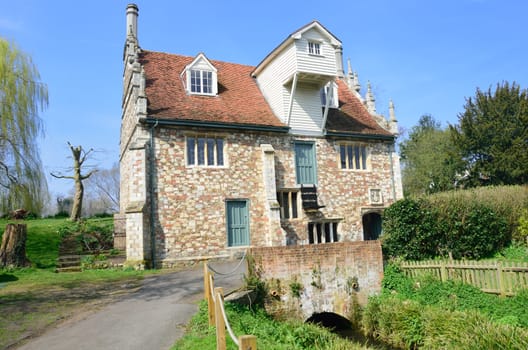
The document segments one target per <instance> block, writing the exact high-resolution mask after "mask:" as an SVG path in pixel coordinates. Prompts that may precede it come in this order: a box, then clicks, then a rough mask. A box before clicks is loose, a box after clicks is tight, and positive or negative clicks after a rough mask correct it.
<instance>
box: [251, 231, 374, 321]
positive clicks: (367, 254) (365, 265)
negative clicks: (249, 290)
mask: <svg viewBox="0 0 528 350" xmlns="http://www.w3.org/2000/svg"><path fill="white" fill-rule="evenodd" d="M250 255H251V257H252V259H253V263H254V268H255V270H256V272H257V274H258V275H259V276H260V278H261V279H262V280H264V281H265V282H266V283H267V286H268V288H269V291H268V292H269V294H270V296H271V300H272V301H271V303H269V305H268V308H269V309H270V310H269V311H271V312H272V313H275V314H277V313H279V314H284V315H294V316H296V317H297V318H300V319H302V320H304V321H305V320H308V319H312V320H313V319H314V317H315V318H317V315H328V314H329V313H331V314H336V315H339V316H341V317H344V318H346V319H349V320H350V319H351V318H352V317H353V312H354V308H355V306H356V305H365V304H366V303H367V299H368V296H369V295H372V294H375V293H378V292H379V291H380V290H381V280H382V278H383V258H382V253H381V244H380V242H379V241H377V240H376V241H360V242H339V243H326V244H310V245H302V246H282V247H258V248H251V250H250Z"/></svg>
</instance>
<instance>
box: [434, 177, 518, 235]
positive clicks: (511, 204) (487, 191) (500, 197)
mask: <svg viewBox="0 0 528 350" xmlns="http://www.w3.org/2000/svg"><path fill="white" fill-rule="evenodd" d="M426 198H427V200H428V201H430V202H431V204H432V205H433V206H434V207H435V208H437V209H438V212H439V214H440V217H448V215H449V212H450V211H452V209H451V208H452V207H453V206H456V207H459V208H460V207H464V206H465V207H469V206H472V205H478V204H482V205H485V206H486V207H488V208H491V209H493V211H494V212H495V213H496V214H497V215H499V216H501V217H502V218H503V219H504V220H506V224H507V225H506V227H507V231H508V232H507V234H508V237H512V238H513V239H514V240H515V241H520V242H524V240H523V239H522V237H521V236H520V234H519V231H518V230H519V227H518V225H519V218H520V217H521V215H522V212H523V210H525V209H526V208H528V186H518V185H517V186H486V187H478V188H471V189H467V190H459V191H449V192H443V193H435V194H433V195H430V196H427V197H426Z"/></svg>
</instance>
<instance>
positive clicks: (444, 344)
mask: <svg viewBox="0 0 528 350" xmlns="http://www.w3.org/2000/svg"><path fill="white" fill-rule="evenodd" d="M526 305H528V291H526V290H525V291H519V293H518V294H517V295H516V296H514V297H509V298H501V297H498V296H495V295H491V294H486V293H484V292H482V291H480V290H479V289H477V288H475V287H473V286H470V285H466V284H462V283H458V282H453V281H448V282H441V281H438V280H436V279H434V278H432V277H430V276H428V277H424V278H420V279H416V280H413V279H411V278H409V277H406V276H405V275H403V273H401V271H399V269H398V267H397V266H395V265H388V266H387V268H386V269H385V276H384V279H383V291H382V294H381V295H380V296H377V297H374V298H371V299H370V300H369V303H368V305H367V307H366V309H365V310H364V311H363V314H362V324H363V328H364V330H365V331H366V333H367V334H368V335H371V336H375V337H377V338H378V339H380V340H381V341H384V342H387V343H389V344H392V345H393V346H396V347H401V348H425V349H527V348H528V310H527V308H526Z"/></svg>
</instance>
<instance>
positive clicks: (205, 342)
mask: <svg viewBox="0 0 528 350" xmlns="http://www.w3.org/2000/svg"><path fill="white" fill-rule="evenodd" d="M226 313H227V318H228V319H229V322H230V324H231V327H232V328H233V331H234V333H235V334H236V335H243V334H251V335H254V336H256V337H257V348H258V349H273V350H296V349H299V350H300V349H313V350H316V349H319V350H323V349H328V350H330V349H332V350H340V349H342V350H345V349H350V350H354V349H368V348H365V347H363V346H361V345H359V344H356V343H353V342H350V341H347V340H345V339H341V338H339V337H338V336H337V335H335V334H333V333H330V332H329V331H328V330H325V329H323V328H320V327H318V326H315V325H312V324H306V323H301V322H292V321H289V322H279V321H275V320H274V319H272V318H271V317H270V316H269V315H268V314H266V312H265V311H264V309H262V308H257V309H249V308H247V307H245V306H240V305H237V304H231V303H226ZM172 349H178V350H194V349H200V350H209V349H210V350H213V349H216V339H215V328H214V327H209V325H208V318H207V305H206V303H204V302H202V303H201V304H200V311H199V312H198V313H197V314H196V315H195V316H194V317H193V319H192V321H191V323H190V324H189V326H188V331H187V334H186V335H185V336H184V337H183V338H182V339H180V340H179V341H178V342H177V343H176V344H175V345H174V346H173V348H172ZM227 349H229V350H236V349H238V347H237V346H235V345H234V343H233V342H232V341H231V339H230V337H229V336H227Z"/></svg>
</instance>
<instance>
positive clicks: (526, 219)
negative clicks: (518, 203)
mask: <svg viewBox="0 0 528 350" xmlns="http://www.w3.org/2000/svg"><path fill="white" fill-rule="evenodd" d="M517 232H518V235H517V240H518V241H520V242H525V243H528V208H524V209H523V211H522V213H521V216H520V217H519V226H518V228H517Z"/></svg>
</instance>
